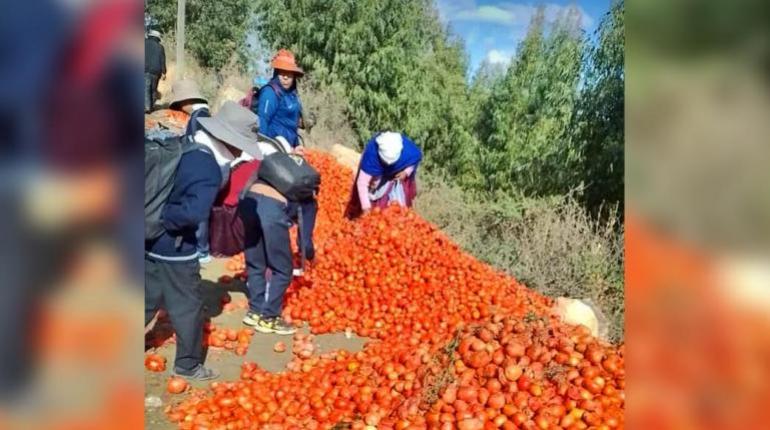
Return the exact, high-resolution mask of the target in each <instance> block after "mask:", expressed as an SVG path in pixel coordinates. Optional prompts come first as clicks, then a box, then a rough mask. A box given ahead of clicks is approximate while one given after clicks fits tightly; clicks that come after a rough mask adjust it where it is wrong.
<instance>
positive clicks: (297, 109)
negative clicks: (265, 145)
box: [257, 73, 302, 147]
mask: <svg viewBox="0 0 770 430" xmlns="http://www.w3.org/2000/svg"><path fill="white" fill-rule="evenodd" d="M301 112H302V105H301V103H300V100H299V95H298V94H297V80H296V79H295V80H294V84H292V86H291V88H290V89H289V90H285V89H284V88H283V87H282V86H281V83H280V82H279V81H278V74H277V73H275V74H273V79H271V80H270V82H269V83H268V84H267V85H265V86H264V87H262V89H261V90H260V92H259V103H258V109H257V116H259V132H260V133H262V134H264V135H265V136H267V137H272V138H276V137H278V136H283V137H284V138H286V140H287V141H288V142H289V144H290V145H291V146H292V147H296V146H297V145H298V144H299V141H298V138H297V129H298V128H299V118H300V114H301Z"/></svg>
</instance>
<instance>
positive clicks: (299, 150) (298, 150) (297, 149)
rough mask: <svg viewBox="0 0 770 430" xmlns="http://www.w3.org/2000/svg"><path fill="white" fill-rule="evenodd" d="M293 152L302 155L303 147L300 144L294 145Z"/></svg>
mask: <svg viewBox="0 0 770 430" xmlns="http://www.w3.org/2000/svg"><path fill="white" fill-rule="evenodd" d="M294 153H295V154H297V155H299V156H301V157H304V156H305V147H304V146H301V145H298V146H296V147H295V148H294Z"/></svg>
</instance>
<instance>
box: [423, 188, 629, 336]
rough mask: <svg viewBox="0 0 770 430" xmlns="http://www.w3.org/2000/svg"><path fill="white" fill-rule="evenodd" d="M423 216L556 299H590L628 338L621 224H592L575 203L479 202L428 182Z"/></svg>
mask: <svg viewBox="0 0 770 430" xmlns="http://www.w3.org/2000/svg"><path fill="white" fill-rule="evenodd" d="M420 185H421V187H420V194H419V195H418V199H417V202H416V209H417V211H418V212H419V213H420V214H422V215H423V216H424V217H425V218H426V219H428V220H430V221H431V222H433V223H435V224H436V225H437V226H438V227H439V228H441V229H442V230H443V231H445V232H446V233H447V234H449V235H450V236H451V237H452V238H453V239H454V240H455V241H456V242H457V243H458V244H460V245H461V246H462V247H463V248H464V249H465V250H466V251H468V252H470V253H471V254H472V255H474V256H476V257H477V258H479V259H481V260H483V261H486V262H487V263H489V264H491V265H493V266H495V267H497V268H499V269H501V270H505V271H506V272H508V273H510V274H511V275H513V276H515V277H516V278H517V279H518V280H520V281H522V282H523V283H525V284H526V285H527V286H528V287H530V288H533V289H535V290H537V291H538V292H540V293H542V294H545V295H548V296H551V297H561V296H563V297H570V298H577V299H582V300H584V301H587V302H589V303H590V304H593V305H595V306H596V307H597V308H598V309H599V310H600V311H601V313H602V314H603V315H600V316H599V317H600V320H601V319H602V318H604V319H606V321H607V323H608V325H609V326H608V327H607V332H608V334H609V338H610V340H612V341H615V342H617V341H620V340H622V339H623V335H624V333H623V321H624V288H623V232H622V226H620V225H619V222H618V220H617V219H616V218H613V217H609V218H608V219H607V220H606V221H596V220H594V219H592V218H591V217H590V216H589V215H588V214H587V213H586V211H585V210H584V209H583V208H582V207H581V206H580V204H579V203H578V202H577V201H575V200H574V199H573V198H571V197H570V196H566V197H554V198H541V199H532V198H526V197H522V196H498V197H497V198H495V199H489V198H484V197H480V196H476V195H471V194H469V193H467V192H464V191H462V190H461V189H460V188H458V187H455V186H451V185H448V184H447V183H446V182H444V181H442V180H440V179H438V178H435V177H432V176H430V175H423V176H422V181H421V184H420Z"/></svg>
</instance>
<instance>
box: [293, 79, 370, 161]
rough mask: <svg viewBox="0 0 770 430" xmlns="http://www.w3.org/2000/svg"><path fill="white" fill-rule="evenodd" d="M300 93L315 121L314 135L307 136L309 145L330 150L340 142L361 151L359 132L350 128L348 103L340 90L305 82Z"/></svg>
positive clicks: (311, 132)
mask: <svg viewBox="0 0 770 430" xmlns="http://www.w3.org/2000/svg"><path fill="white" fill-rule="evenodd" d="M299 93H300V97H301V99H302V105H303V106H304V108H305V113H306V114H308V116H312V117H314V118H315V124H314V125H313V128H312V129H311V130H310V133H306V134H305V143H306V144H307V145H308V146H310V147H314V148H318V149H322V150H325V151H329V150H331V147H332V145H334V144H335V143H336V144H340V145H343V146H346V147H348V148H353V149H358V150H360V147H361V145H360V144H359V143H358V139H357V137H356V133H355V132H354V131H353V128H351V127H350V121H349V119H348V115H347V101H346V100H345V98H344V96H343V95H342V92H341V91H340V90H339V89H335V88H330V87H323V86H320V85H318V84H317V83H315V82H313V81H312V80H304V81H300V88H299Z"/></svg>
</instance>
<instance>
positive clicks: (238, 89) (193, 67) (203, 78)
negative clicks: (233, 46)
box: [158, 36, 251, 109]
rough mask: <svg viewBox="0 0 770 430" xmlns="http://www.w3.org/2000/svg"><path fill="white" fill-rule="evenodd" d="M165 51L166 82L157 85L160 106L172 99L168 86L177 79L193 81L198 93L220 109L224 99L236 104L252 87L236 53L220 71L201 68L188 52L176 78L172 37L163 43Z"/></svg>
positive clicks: (215, 107)
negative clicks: (198, 90)
mask: <svg viewBox="0 0 770 430" xmlns="http://www.w3.org/2000/svg"><path fill="white" fill-rule="evenodd" d="M162 44H163V46H164V47H165V49H166V69H167V73H166V80H165V81H161V82H160V83H159V84H158V90H159V91H160V93H161V99H160V103H161V105H163V106H166V105H168V103H169V102H170V99H171V85H172V84H173V83H174V81H176V80H178V79H182V78H184V79H192V80H194V81H195V82H196V83H197V84H198V88H200V90H201V93H202V94H203V96H204V97H206V99H207V100H208V101H209V105H210V106H211V107H212V108H213V109H217V108H219V107H220V106H221V105H222V103H224V102H225V101H226V100H232V101H236V102H237V101H238V100H240V98H241V97H243V96H245V95H246V92H247V91H248V89H249V88H251V79H250V78H249V77H248V75H246V74H245V73H244V72H243V71H242V70H241V69H240V67H239V66H238V61H237V57H236V55H235V54H233V56H232V57H231V59H230V62H229V63H228V65H227V66H226V67H224V68H223V69H222V70H220V71H219V72H216V71H214V70H212V69H207V68H204V67H201V66H200V65H199V64H198V62H197V61H195V57H193V56H192V54H190V53H189V52H187V53H186V55H185V70H184V73H183V75H182V76H179V74H178V70H177V67H176V54H175V52H176V42H175V40H174V38H173V36H168V37H166V38H164V39H163V41H162Z"/></svg>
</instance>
